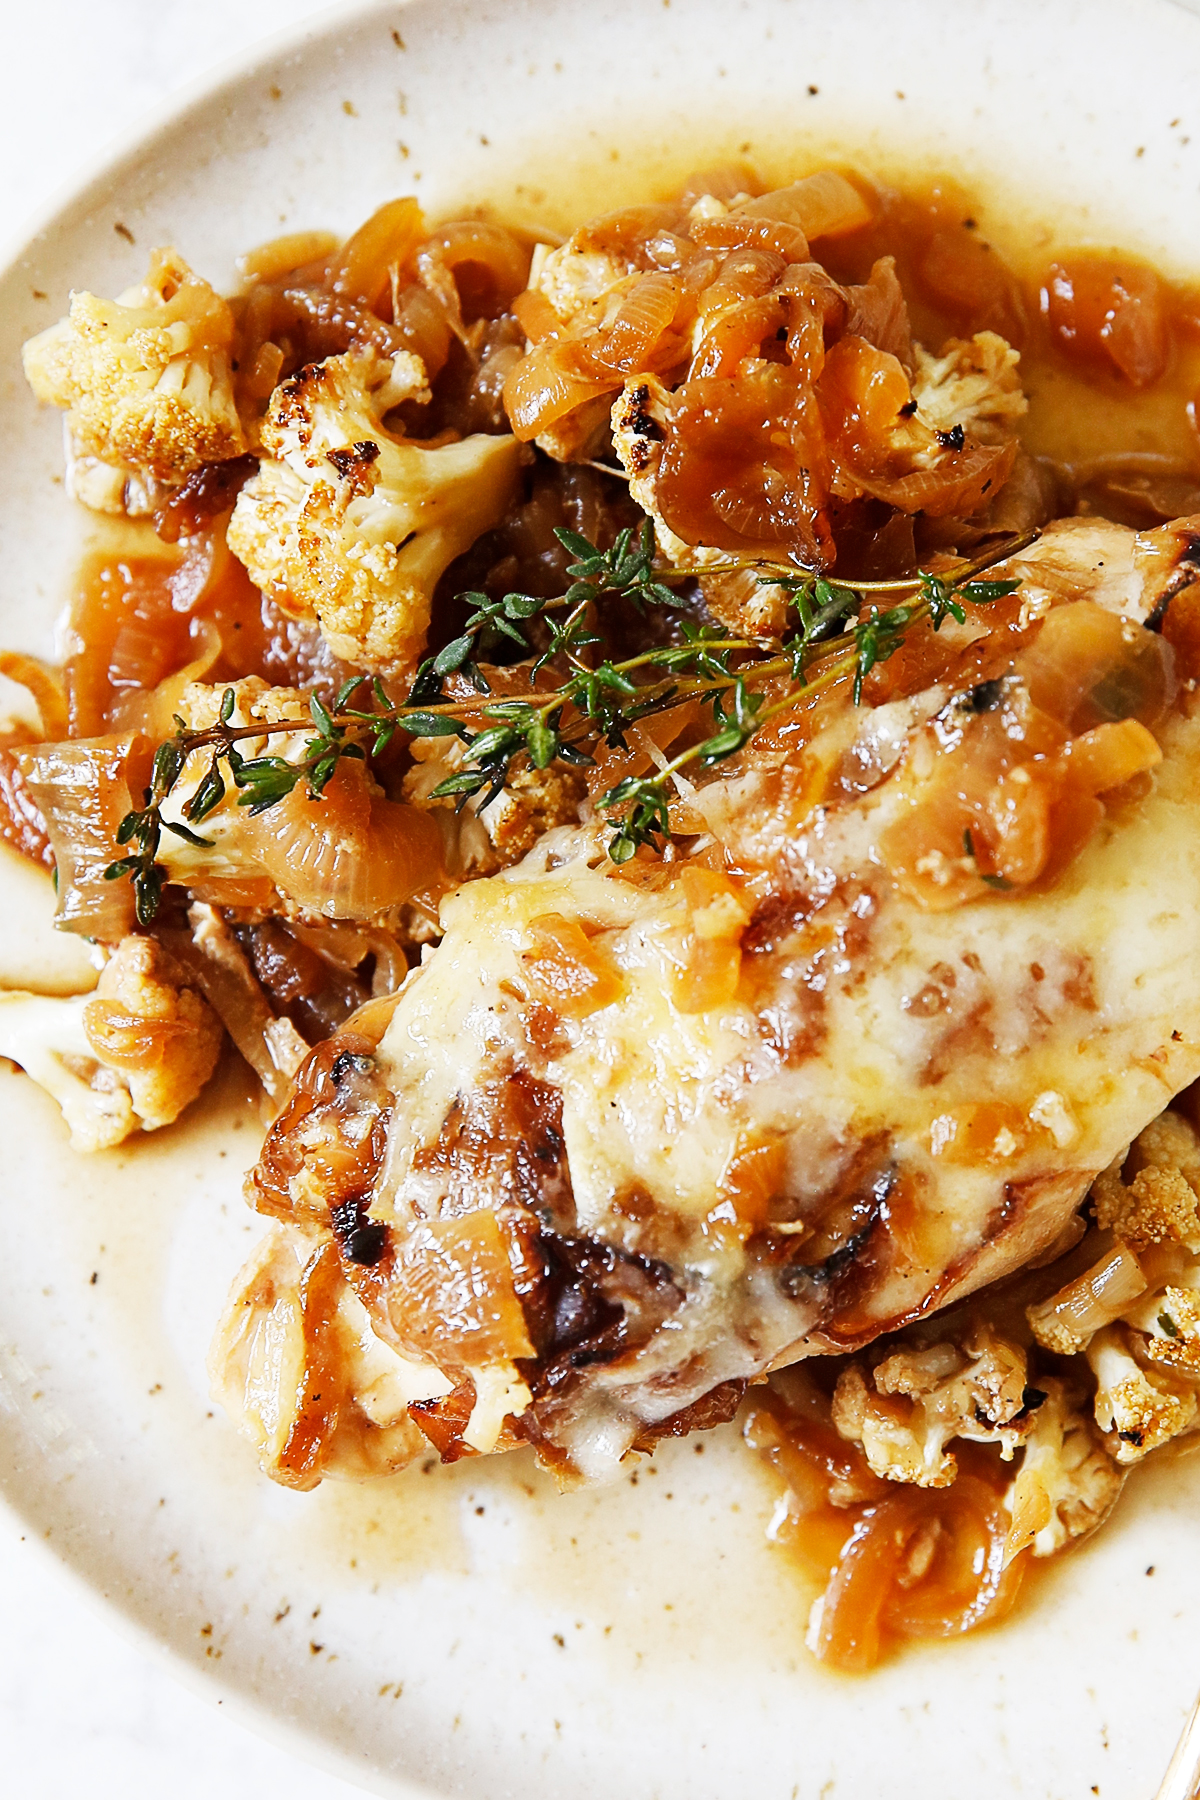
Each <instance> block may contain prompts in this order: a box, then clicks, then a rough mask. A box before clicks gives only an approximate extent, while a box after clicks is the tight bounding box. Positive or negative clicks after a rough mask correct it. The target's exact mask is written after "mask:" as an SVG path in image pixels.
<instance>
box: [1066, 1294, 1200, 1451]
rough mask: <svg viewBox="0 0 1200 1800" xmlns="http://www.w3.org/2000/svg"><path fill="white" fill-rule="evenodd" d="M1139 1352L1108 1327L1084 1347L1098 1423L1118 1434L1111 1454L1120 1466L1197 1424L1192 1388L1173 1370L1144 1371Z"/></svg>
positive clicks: (1119, 1330) (1127, 1335) (1116, 1328)
mask: <svg viewBox="0 0 1200 1800" xmlns="http://www.w3.org/2000/svg"><path fill="white" fill-rule="evenodd" d="M1137 1348H1138V1344H1137V1339H1136V1337H1133V1336H1131V1335H1130V1333H1128V1332H1127V1331H1124V1330H1122V1328H1121V1327H1120V1326H1118V1325H1108V1326H1105V1328H1104V1330H1103V1331H1098V1332H1097V1333H1096V1335H1095V1337H1094V1338H1093V1339H1092V1341H1091V1343H1090V1344H1089V1345H1088V1349H1087V1359H1088V1363H1089V1365H1090V1367H1091V1370H1092V1373H1093V1374H1094V1375H1095V1377H1096V1423H1097V1424H1098V1425H1099V1427H1100V1429H1101V1431H1104V1432H1113V1433H1115V1434H1116V1437H1117V1439H1118V1440H1119V1441H1118V1442H1117V1443H1116V1444H1115V1445H1114V1446H1113V1455H1114V1456H1115V1457H1116V1459H1117V1461H1118V1462H1120V1463H1134V1462H1140V1461H1141V1459H1142V1458H1143V1457H1144V1456H1148V1455H1149V1454H1150V1452H1151V1450H1157V1448H1158V1446H1159V1445H1160V1444H1165V1443H1167V1442H1169V1440H1170V1439H1171V1438H1174V1437H1179V1436H1180V1435H1181V1434H1182V1433H1183V1432H1185V1431H1188V1430H1190V1429H1191V1427H1192V1426H1193V1425H1194V1424H1195V1422H1196V1413H1197V1403H1196V1389H1195V1387H1194V1386H1193V1384H1192V1383H1191V1382H1189V1381H1187V1380H1185V1379H1182V1378H1181V1377H1180V1376H1179V1375H1177V1374H1176V1373H1175V1372H1174V1371H1169V1370H1167V1369H1164V1368H1154V1367H1152V1368H1146V1367H1144V1366H1143V1364H1142V1363H1141V1362H1140V1361H1139V1359H1138V1355H1137Z"/></svg>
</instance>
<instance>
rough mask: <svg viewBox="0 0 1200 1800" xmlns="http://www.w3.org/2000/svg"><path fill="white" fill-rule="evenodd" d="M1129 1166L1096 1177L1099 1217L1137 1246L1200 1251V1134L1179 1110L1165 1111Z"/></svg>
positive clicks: (1094, 1191)
mask: <svg viewBox="0 0 1200 1800" xmlns="http://www.w3.org/2000/svg"><path fill="white" fill-rule="evenodd" d="M1122 1161H1123V1162H1125V1166H1126V1168H1127V1169H1128V1168H1133V1169H1134V1170H1135V1172H1134V1173H1133V1174H1132V1176H1131V1177H1130V1180H1129V1182H1128V1184H1127V1183H1126V1182H1125V1180H1124V1179H1123V1175H1122V1170H1121V1166H1120V1165H1119V1164H1118V1165H1114V1167H1113V1168H1111V1169H1106V1170H1105V1171H1104V1173H1103V1174H1102V1175H1100V1176H1098V1177H1097V1180H1096V1183H1095V1186H1094V1187H1093V1189H1092V1204H1093V1205H1094V1207H1095V1209H1096V1220H1097V1223H1098V1224H1099V1225H1100V1226H1101V1227H1102V1228H1105V1229H1108V1230H1110V1231H1112V1232H1115V1234H1116V1235H1117V1236H1118V1237H1119V1238H1122V1239H1123V1240H1124V1241H1125V1242H1126V1243H1127V1244H1129V1245H1130V1246H1131V1247H1132V1248H1133V1249H1134V1250H1143V1249H1146V1248H1148V1247H1149V1246H1150V1245H1151V1244H1164V1243H1168V1244H1169V1243H1177V1244H1183V1245H1184V1246H1185V1247H1186V1248H1187V1249H1188V1250H1191V1251H1192V1252H1194V1253H1200V1209H1198V1208H1197V1204H1196V1200H1197V1195H1198V1194H1200V1138H1197V1135H1196V1133H1195V1131H1194V1130H1193V1129H1192V1127H1191V1126H1190V1125H1189V1124H1188V1122H1187V1120H1186V1119H1183V1118H1181V1117H1180V1116H1179V1114H1178V1113H1174V1112H1164V1113H1162V1114H1161V1115H1160V1116H1159V1117H1158V1118H1157V1119H1155V1120H1154V1123H1153V1124H1152V1125H1148V1126H1147V1127H1146V1129H1145V1131H1143V1132H1142V1133H1141V1135H1140V1136H1139V1137H1138V1139H1137V1141H1136V1143H1134V1144H1133V1145H1132V1146H1131V1151H1130V1155H1129V1157H1128V1159H1122Z"/></svg>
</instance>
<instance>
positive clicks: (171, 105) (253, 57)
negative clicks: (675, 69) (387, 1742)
mask: <svg viewBox="0 0 1200 1800" xmlns="http://www.w3.org/2000/svg"><path fill="white" fill-rule="evenodd" d="M417 3H419V0H417ZM1165 3H1166V4H1167V5H1169V6H1171V7H1176V8H1179V9H1180V10H1183V11H1185V12H1194V11H1195V10H1196V8H1195V6H1194V5H1193V4H1192V3H1191V0H1165ZM1159 4H1160V0H1129V9H1130V14H1131V18H1132V16H1133V15H1134V14H1135V13H1136V12H1138V11H1143V12H1145V13H1147V14H1149V13H1153V12H1154V11H1156V10H1157V8H1158V5H1159ZM403 9H404V8H403V0H400V3H399V4H397V3H389V0H367V3H366V4H361V3H359V4H355V3H351V4H344V5H339V6H335V7H333V8H330V9H328V10H326V11H324V12H322V13H320V14H318V15H315V16H313V17H310V18H308V19H306V20H305V21H304V22H303V23H302V24H299V25H297V26H295V27H290V28H287V29H285V30H283V31H281V32H277V33H275V34H272V35H271V36H269V37H267V38H265V39H263V40H261V41H259V42H258V43H256V44H255V45H253V46H251V47H250V48H249V49H248V50H247V51H245V52H244V53H242V54H239V55H238V56H236V57H232V58H230V59H229V60H228V61H227V62H226V63H224V64H223V65H222V66H220V67H219V68H218V69H216V70H215V71H213V72H211V73H210V74H208V75H206V76H204V77H202V78H200V79H198V80H197V81H195V82H193V83H191V84H189V85H188V86H187V87H185V88H184V89H183V90H182V91H180V92H179V93H177V94H176V95H174V96H172V97H171V98H170V99H169V100H168V101H166V102H164V103H163V105H162V106H160V107H159V108H156V109H155V110H154V111H153V112H152V113H150V114H149V115H148V117H147V118H145V119H144V120H143V122H142V123H141V124H140V125H139V126H137V127H136V128H135V129H134V130H132V131H130V132H128V133H126V134H124V135H123V136H122V137H120V138H119V139H118V140H116V141H115V142H114V143H112V144H111V145H109V146H108V147H107V149H106V150H105V151H104V152H103V153H102V154H101V155H100V157H99V158H98V166H97V167H96V168H95V169H94V170H93V171H91V172H89V175H88V177H87V179H86V181H85V182H84V183H83V184H82V185H81V184H79V183H77V182H75V183H72V182H68V183H66V184H64V185H63V186H62V187H61V188H60V190H59V192H58V194H57V195H56V196H55V197H54V198H53V199H52V200H51V201H50V202H48V203H47V204H46V205H45V206H44V207H43V208H42V209H41V210H40V212H39V214H38V216H37V218H36V220H35V222H34V224H33V226H32V228H30V229H27V230H26V232H25V233H23V234H22V237H21V241H20V242H19V243H18V244H16V245H15V246H14V247H13V248H11V250H9V251H8V253H7V254H5V255H4V256H3V258H0V262H2V264H3V269H4V272H5V273H7V272H8V271H9V270H11V269H12V268H13V267H15V266H19V265H20V263H21V262H22V261H23V260H24V259H25V258H26V257H27V256H29V255H30V254H31V253H32V252H33V251H34V250H35V249H36V246H37V244H38V242H39V240H40V239H42V238H43V237H44V236H45V235H46V234H47V233H49V232H51V231H54V230H66V229H69V228H70V227H71V226H72V224H73V223H74V222H75V221H77V220H79V219H80V218H83V217H85V216H86V215H87V214H88V213H89V212H90V211H92V210H94V209H96V208H97V207H99V206H100V205H101V204H102V202H103V200H104V199H105V197H106V196H107V195H110V194H111V193H112V192H113V190H114V189H115V188H117V187H119V186H120V184H121V182H122V180H123V179H125V178H126V177H128V176H129V175H130V174H131V173H132V172H134V171H135V170H136V169H137V168H139V167H142V166H144V165H145V163H146V162H147V160H149V159H153V158H154V157H155V156H156V155H157V154H158V152H159V151H160V149H161V148H162V147H163V146H164V145H166V144H168V143H169V142H170V140H171V139H172V138H174V137H175V136H176V135H177V134H179V133H181V132H185V131H186V130H187V129H188V127H189V125H190V124H191V122H192V121H193V120H194V119H195V118H196V116H197V114H199V113H200V112H201V111H202V110H203V109H205V108H207V107H210V106H211V105H212V104H213V103H214V102H216V101H218V100H219V99H220V98H221V97H222V96H224V95H228V96H229V97H230V98H232V97H233V96H234V93H235V91H236V90H237V88H238V87H239V86H240V85H241V84H242V83H244V82H245V81H246V80H247V79H248V78H251V77H253V76H254V75H255V73H256V72H257V71H259V70H260V69H261V68H262V67H263V66H264V65H266V64H268V63H270V62H273V61H275V60H277V59H278V58H280V57H283V56H287V55H289V54H294V53H298V52H300V51H302V50H303V49H305V48H306V47H307V46H310V45H311V44H312V43H313V42H314V41H315V40H321V39H324V38H326V37H328V36H329V35H330V34H332V33H333V32H335V31H337V30H338V29H339V28H342V27H346V26H357V25H359V24H361V23H362V22H364V21H366V20H369V19H370V18H372V17H375V16H378V17H385V16H387V15H389V14H396V15H399V14H400V13H401V12H402V10H403ZM0 1507H3V1510H4V1514H5V1517H6V1519H7V1520H8V1521H10V1522H13V1523H14V1524H21V1523H23V1524H25V1525H27V1526H28V1527H30V1528H35V1527H36V1526H37V1524H38V1515H37V1508H36V1504H35V1503H34V1502H33V1501H30V1503H29V1506H28V1509H26V1508H23V1507H22V1505H21V1504H20V1501H19V1500H17V1499H15V1498H14V1496H13V1495H12V1493H11V1492H9V1493H6V1494H3V1495H0ZM29 1542H30V1546H31V1547H32V1548H34V1549H35V1551H36V1554H38V1555H39V1556H43V1557H45V1558H46V1559H47V1560H48V1561H49V1562H50V1563H51V1564H53V1566H54V1568H55V1569H56V1570H57V1572H58V1574H59V1576H60V1577H62V1576H65V1577H66V1579H67V1580H68V1581H69V1582H70V1584H71V1586H72V1587H73V1588H74V1589H75V1591H76V1592H78V1593H79V1594H80V1595H81V1596H82V1597H83V1598H84V1599H85V1600H86V1601H87V1603H88V1604H89V1605H92V1606H93V1607H94V1609H95V1610H96V1611H98V1612H99V1613H100V1614H101V1615H102V1616H103V1617H105V1618H106V1619H107V1620H108V1622H109V1623H110V1624H113V1625H114V1626H116V1628H118V1629H119V1630H120V1631H121V1632H122V1634H123V1635H124V1636H126V1637H127V1638H128V1639H129V1640H130V1641H132V1642H134V1643H135V1644H136V1645H137V1646H138V1647H139V1649H141V1650H142V1651H144V1652H146V1653H147V1654H149V1655H151V1656H152V1657H153V1658H154V1659H155V1660H156V1661H158V1662H160V1663H161V1664H162V1665H163V1666H165V1667H166V1668H168V1669H169V1670H170V1672H171V1673H172V1674H173V1675H174V1676H175V1677H176V1678H178V1679H181V1680H182V1681H183V1682H184V1683H185V1685H187V1686H189V1687H190V1688H192V1689H193V1690H194V1691H196V1692H198V1693H200V1694H202V1695H204V1697H206V1698H207V1699H209V1700H210V1701H214V1700H217V1701H218V1703H221V1704H223V1705H224V1706H226V1707H227V1709H228V1710H229V1712H230V1713H232V1714H234V1715H235V1716H237V1717H238V1718H239V1719H240V1720H241V1721H242V1722H244V1723H245V1724H247V1725H248V1726H249V1727H250V1728H251V1729H253V1730H254V1731H255V1732H257V1733H258V1734H259V1735H261V1736H263V1737H265V1738H267V1739H269V1740H271V1741H273V1742H275V1743H277V1744H279V1745H280V1747H282V1748H284V1749H286V1750H288V1751H290V1752H292V1753H294V1754H299V1755H302V1756H303V1757H304V1758H305V1759H306V1760H307V1761H309V1762H310V1763H313V1764H314V1765H316V1766H318V1767H321V1768H324V1769H326V1770H328V1771H329V1772H330V1773H332V1774H337V1775H339V1776H340V1777H342V1778H343V1779H346V1780H349V1781H351V1782H354V1783H357V1784H358V1785H359V1786H360V1787H364V1788H365V1789H367V1790H368V1791H376V1792H380V1793H388V1794H391V1795H393V1796H394V1795H397V1794H398V1793H400V1792H401V1791H402V1790H401V1788H399V1787H398V1786H397V1780H396V1777H395V1776H394V1775H391V1774H388V1775H386V1776H381V1777H380V1778H378V1779H377V1778H375V1777H373V1776H372V1775H371V1774H370V1773H369V1772H365V1771H364V1770H363V1769H362V1768H361V1767H360V1766H358V1765H356V1764H354V1763H353V1762H352V1761H351V1760H350V1759H348V1758H347V1756H346V1755H345V1753H344V1752H341V1751H339V1750H336V1749H333V1748H331V1746H330V1745H329V1744H328V1743H327V1742H326V1740H325V1739H324V1738H322V1737H320V1736H319V1735H316V1734H314V1733H310V1732H307V1731H304V1730H303V1729H302V1728H300V1727H298V1726H297V1725H296V1724H294V1723H291V1722H283V1721H281V1720H280V1719H278V1718H277V1717H275V1716H274V1715H273V1714H272V1712H271V1711H270V1709H269V1707H267V1706H266V1705H264V1704H263V1703H262V1702H260V1701H253V1700H252V1701H247V1700H244V1699H243V1698H242V1697H241V1696H240V1695H239V1694H238V1692H237V1690H236V1688H234V1687H233V1686H231V1685H230V1684H229V1683H228V1682H227V1681H225V1680H224V1679H223V1677H222V1676H221V1674H220V1673H219V1671H217V1670H208V1669H204V1668H202V1667H198V1666H197V1665H196V1664H195V1663H194V1662H192V1661H190V1660H188V1659H187V1658H185V1657H183V1656H181V1655H180V1654H179V1653H178V1652H177V1650H176V1649H175V1648H174V1647H173V1646H171V1645H170V1644H168V1643H166V1642H164V1640H163V1639H162V1637H161V1636H160V1635H159V1634H158V1633H157V1632H155V1631H154V1630H153V1629H152V1628H150V1627H148V1626H146V1625H145V1624H143V1623H142V1622H141V1621H140V1620H139V1619H138V1617H137V1616H136V1610H135V1609H134V1608H132V1607H130V1606H126V1605H124V1604H122V1603H121V1602H120V1601H118V1600H114V1599H107V1598H105V1597H104V1596H103V1595H102V1594H101V1593H100V1591H99V1589H98V1588H97V1585H96V1583H95V1581H94V1580H92V1579H89V1576H88V1574H87V1573H86V1571H85V1569H84V1568H83V1567H82V1565H81V1564H80V1563H78V1562H77V1561H69V1560H64V1559H63V1558H61V1557H60V1556H57V1555H56V1554H55V1552H54V1551H53V1550H52V1549H48V1548H46V1547H45V1546H43V1545H42V1544H41V1543H40V1541H39V1537H38V1535H37V1533H36V1531H35V1530H31V1534H30V1538H29ZM218 1690H219V1694H218ZM1167 1748H1169V1746H1168V1747H1167ZM1164 1760H1165V1755H1164ZM403 1791H408V1792H411V1793H413V1794H415V1793H417V1792H423V1793H434V1792H435V1791H438V1792H444V1791H446V1790H445V1789H444V1788H439V1789H437V1790H435V1789H433V1788H428V1787H421V1788H417V1787H416V1786H408V1787H407V1788H406V1790H403Z"/></svg>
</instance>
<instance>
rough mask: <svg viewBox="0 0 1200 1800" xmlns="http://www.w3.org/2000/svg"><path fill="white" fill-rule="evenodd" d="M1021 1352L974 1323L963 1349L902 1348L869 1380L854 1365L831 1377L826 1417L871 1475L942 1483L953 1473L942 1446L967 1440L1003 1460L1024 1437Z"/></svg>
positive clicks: (925, 1483) (1025, 1415) (950, 1457)
mask: <svg viewBox="0 0 1200 1800" xmlns="http://www.w3.org/2000/svg"><path fill="white" fill-rule="evenodd" d="M1025 1376H1026V1366H1025V1353H1024V1351H1023V1350H1021V1349H1020V1348H1019V1346H1017V1345H1015V1344H1010V1343H1007V1342H1006V1341H1005V1340H1004V1339H1003V1338H1001V1337H999V1336H997V1334H996V1333H995V1332H993V1331H992V1330H991V1328H990V1327H988V1326H986V1325H982V1324H981V1325H977V1326H976V1327H975V1328H974V1329H973V1330H972V1331H971V1332H969V1333H968V1334H967V1336H966V1337H965V1339H964V1341H963V1347H962V1348H961V1349H959V1348H958V1347H957V1346H956V1345H954V1344H952V1343H940V1344H933V1345H931V1346H929V1348H927V1349H924V1350H918V1349H908V1348H902V1349H899V1350H896V1351H893V1352H892V1354H891V1355H890V1356H887V1357H885V1359H884V1360H883V1361H882V1362H881V1363H879V1364H877V1365H876V1367H875V1369H874V1371H873V1372H872V1375H871V1378H870V1380H868V1377H867V1374H866V1373H865V1371H864V1370H863V1369H862V1368H861V1367H860V1365H859V1364H857V1363H851V1364H849V1366H848V1367H847V1368H845V1369H844V1370H843V1371H842V1373H841V1374H840V1375H839V1377H838V1382H837V1387H836V1388H835V1389H834V1396H833V1423H834V1425H835V1426H836V1427H837V1430H838V1432H839V1434H840V1435H841V1436H842V1437H843V1438H846V1439H849V1440H850V1441H852V1442H855V1443H859V1444H861V1445H862V1448H863V1451H864V1453H865V1455H866V1458H867V1462H868V1463H869V1464H870V1467H871V1469H872V1471H873V1473H874V1474H876V1475H883V1476H886V1477H887V1479H888V1480H889V1481H902V1482H911V1483H914V1484H915V1485H916V1486H917V1487H949V1485H950V1483H951V1482H952V1481H953V1480H954V1477H955V1475H956V1474H957V1473H958V1464H957V1462H956V1460H955V1458H954V1455H953V1453H952V1452H951V1451H949V1450H948V1449H947V1448H946V1446H947V1444H948V1443H949V1442H950V1440H951V1439H952V1438H973V1439H975V1440H976V1441H977V1442H981V1443H988V1444H995V1443H998V1444H999V1445H1000V1446H1001V1455H1002V1456H1003V1457H1004V1458H1005V1459H1008V1458H1009V1457H1011V1456H1012V1454H1013V1452H1014V1450H1015V1449H1017V1448H1018V1447H1019V1446H1020V1445H1021V1444H1022V1443H1023V1442H1024V1440H1025V1435H1026V1432H1027V1431H1028V1429H1029V1419H1030V1415H1029V1414H1028V1413H1027V1411H1026V1407H1025V1397H1024V1396H1025V1386H1026V1382H1025Z"/></svg>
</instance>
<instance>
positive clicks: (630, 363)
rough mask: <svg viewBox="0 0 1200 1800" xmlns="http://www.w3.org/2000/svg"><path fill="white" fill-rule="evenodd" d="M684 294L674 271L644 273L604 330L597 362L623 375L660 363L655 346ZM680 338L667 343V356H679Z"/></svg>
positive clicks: (670, 357)
mask: <svg viewBox="0 0 1200 1800" xmlns="http://www.w3.org/2000/svg"><path fill="white" fill-rule="evenodd" d="M681 298H682V288H681V286H680V284H679V282H678V281H677V280H676V279H675V277H674V276H673V275H664V274H653V275H643V276H642V277H641V279H640V280H638V281H635V282H634V284H633V286H632V287H631V288H630V290H629V292H628V293H627V294H626V295H625V298H624V299H623V300H622V302H621V305H620V307H619V309H618V311H617V316H616V318H615V319H614V320H613V322H612V324H611V325H610V326H608V327H607V329H606V330H605V331H604V332H603V333H602V334H601V337H600V341H599V343H598V345H597V347H596V349H595V350H594V351H593V353H592V354H593V357H594V359H595V360H596V362H598V363H600V364H601V365H602V366H603V367H605V368H608V369H612V370H613V371H614V372H616V373H617V374H620V375H631V374H633V373H635V372H640V371H643V370H650V369H654V368H656V367H659V366H661V363H660V359H659V358H658V357H657V356H656V354H655V353H656V349H657V348H658V346H659V345H660V342H661V340H662V339H663V338H664V336H665V335H666V333H667V332H668V331H669V330H670V327H671V325H672V324H673V322H674V319H675V314H676V312H677V311H678V308H679V302H680V299H681ZM681 347H682V346H681V344H680V343H679V342H678V341H677V342H675V343H673V344H671V345H670V346H669V347H668V352H667V354H668V358H669V359H670V360H677V359H678V356H679V352H680V349H681Z"/></svg>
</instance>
